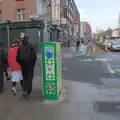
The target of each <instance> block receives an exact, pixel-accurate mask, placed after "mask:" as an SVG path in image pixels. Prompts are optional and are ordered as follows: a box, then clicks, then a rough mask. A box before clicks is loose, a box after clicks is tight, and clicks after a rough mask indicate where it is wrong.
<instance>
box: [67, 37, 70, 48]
mask: <svg viewBox="0 0 120 120" xmlns="http://www.w3.org/2000/svg"><path fill="white" fill-rule="evenodd" d="M67 47H68V49H69V48H70V40H69V39H68V41H67Z"/></svg>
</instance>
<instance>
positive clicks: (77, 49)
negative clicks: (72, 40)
mask: <svg viewBox="0 0 120 120" xmlns="http://www.w3.org/2000/svg"><path fill="white" fill-rule="evenodd" d="M79 47H80V40H79V39H78V40H77V41H76V51H79Z"/></svg>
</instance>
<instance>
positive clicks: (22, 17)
mask: <svg viewBox="0 0 120 120" xmlns="http://www.w3.org/2000/svg"><path fill="white" fill-rule="evenodd" d="M24 20H25V9H17V21H24Z"/></svg>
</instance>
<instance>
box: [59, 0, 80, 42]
mask: <svg viewBox="0 0 120 120" xmlns="http://www.w3.org/2000/svg"><path fill="white" fill-rule="evenodd" d="M79 23H80V14H79V12H78V9H77V6H76V4H75V1H74V0H61V27H62V38H63V40H68V39H70V40H73V41H74V40H76V39H79V38H80V24H79Z"/></svg>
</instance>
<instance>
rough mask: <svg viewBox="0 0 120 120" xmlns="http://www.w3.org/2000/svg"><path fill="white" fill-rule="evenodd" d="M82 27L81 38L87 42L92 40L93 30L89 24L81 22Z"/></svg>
mask: <svg viewBox="0 0 120 120" xmlns="http://www.w3.org/2000/svg"><path fill="white" fill-rule="evenodd" d="M80 26H81V37H82V38H84V39H87V40H91V39H92V30H91V26H90V24H89V23H88V22H80Z"/></svg>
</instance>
